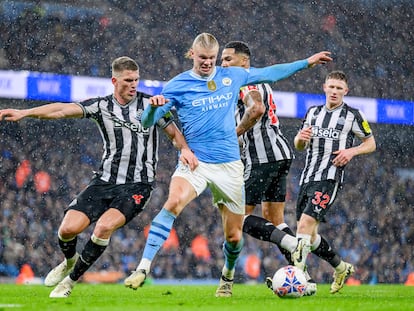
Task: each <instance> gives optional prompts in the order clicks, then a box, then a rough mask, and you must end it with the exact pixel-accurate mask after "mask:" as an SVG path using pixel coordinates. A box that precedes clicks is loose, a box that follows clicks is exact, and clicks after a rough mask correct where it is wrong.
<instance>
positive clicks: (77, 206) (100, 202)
mask: <svg viewBox="0 0 414 311" xmlns="http://www.w3.org/2000/svg"><path fill="white" fill-rule="evenodd" d="M152 190H153V187H152V185H150V184H145V183H131V184H121V185H116V184H110V183H107V182H105V181H103V180H101V179H99V177H95V178H93V179H92V180H91V182H90V183H89V185H88V186H87V187H86V188H85V189H84V190H83V191H82V192H81V193H79V194H78V196H77V197H76V198H75V199H74V200H73V201H72V203H70V204H69V207H68V210H69V209H73V210H77V211H81V212H83V213H85V214H86V215H87V216H88V217H89V219H90V221H91V223H93V222H96V221H97V220H98V219H99V217H101V216H102V214H103V213H105V212H106V211H107V210H108V209H109V208H115V209H117V210H119V211H120V212H121V213H122V214H123V215H124V216H125V218H126V223H128V222H129V221H131V220H132V219H133V218H134V217H135V216H136V215H138V214H139V213H140V212H141V211H142V210H143V209H144V207H145V204H146V202H147V201H148V199H149V198H150V196H151V192H152Z"/></svg>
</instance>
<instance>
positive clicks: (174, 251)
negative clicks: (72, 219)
mask: <svg viewBox="0 0 414 311" xmlns="http://www.w3.org/2000/svg"><path fill="white" fill-rule="evenodd" d="M273 2H274V1H250V2H249V1H245V2H242V3H239V4H238V5H232V1H229V2H222V1H217V0H207V1H204V2H203V4H202V5H199V4H197V2H188V1H183V0H178V1H173V2H171V3H169V2H168V3H165V2H163V3H162V4H161V1H149V0H145V1H118V0H111V1H99V2H98V3H99V6H94V3H95V2H94V1H55V2H54V3H53V5H52V4H50V3H49V2H48V1H30V2H25V1H2V2H0V15H1V16H2V18H1V19H0V27H1V29H6V30H7V31H1V32H0V43H1V44H0V69H11V70H31V71H42V72H54V73H64V74H73V75H87V76H104V77H107V76H109V75H110V67H109V65H110V62H111V61H112V59H113V58H115V57H117V56H120V55H128V56H130V57H133V58H135V59H136V60H137V61H138V62H139V63H140V66H141V78H142V79H153V80H168V79H169V78H171V77H172V76H173V75H175V74H177V73H179V72H181V71H183V70H186V69H188V68H189V67H190V66H191V63H190V62H189V61H185V60H184V57H183V55H184V53H185V51H186V50H187V49H188V47H189V46H190V44H191V42H192V40H193V38H194V37H195V35H197V34H198V33H199V32H202V31H208V32H211V33H213V34H214V35H216V36H217V38H218V39H219V41H220V42H221V43H222V44H223V43H225V42H226V41H229V40H244V41H246V42H248V43H249V44H250V46H251V48H252V50H253V53H254V55H253V64H254V65H255V66H258V67H259V66H264V65H268V64H271V63H275V62H287V61H292V60H295V59H299V58H304V57H306V56H308V55H311V54H313V53H314V52H316V51H319V50H330V51H332V52H333V54H334V58H335V61H334V63H333V64H331V65H329V66H332V67H329V66H328V67H321V68H316V69H314V70H312V71H307V72H303V73H301V74H299V75H297V76H295V77H292V78H289V79H288V80H286V81H283V82H280V83H278V84H277V85H276V87H275V90H279V91H291V92H293V91H296V92H307V93H319V92H320V86H321V83H322V80H323V77H324V75H325V73H326V72H327V71H328V70H330V69H333V68H335V69H343V70H344V71H346V72H347V73H348V74H349V76H350V77H351V81H350V85H351V94H350V95H352V96H367V97H379V98H394V99H405V100H413V99H414V96H413V94H414V76H413V75H414V68H413V66H414V62H413V61H412V52H410V49H411V47H412V46H413V45H414V42H413V41H414V40H413V32H412V29H413V13H414V7H413V6H410V5H405V1H388V2H386V1H378V2H376V4H369V3H371V2H370V1H361V2H357V1H355V2H352V5H350V3H351V1H342V2H340V3H337V2H336V1H332V2H330V1H313V2H312V5H308V4H307V1H292V2H283V1H280V2H279V3H273ZM361 3H364V5H362V4H361ZM387 3H390V4H389V5H387ZM11 6H12V7H11ZM11 8H13V9H11ZM172 25H174V27H172ZM410 29H411V30H410ZM38 104H39V103H33V102H22V101H17V100H5V99H2V100H0V107H10V106H19V107H23V106H30V105H38ZM299 122H300V121H299V120H293V119H282V126H283V128H284V132H285V133H286V134H287V136H288V137H290V140H291V141H292V139H293V135H294V133H295V131H296V130H297V128H298V126H299ZM373 128H374V134H375V135H376V137H377V140H378V142H379V144H378V150H377V151H376V152H375V153H374V154H373V155H368V156H364V157H361V158H357V159H354V160H353V161H352V162H351V163H350V164H349V168H348V172H347V173H346V175H345V187H344V189H343V192H342V194H341V195H340V197H339V198H338V200H337V202H336V203H335V207H334V209H335V216H334V217H331V218H330V219H329V221H330V225H329V226H328V225H327V226H326V227H329V229H327V228H325V226H324V225H321V229H322V234H325V235H327V236H328V237H329V240H331V241H337V242H334V246H336V245H337V246H338V247H340V248H339V251H340V253H341V254H342V256H343V257H344V258H345V260H347V261H349V262H352V263H354V264H355V265H356V267H357V272H356V273H355V279H356V280H358V281H360V282H363V283H372V284H375V283H377V282H379V283H404V281H405V280H406V278H407V275H408V273H409V272H413V271H414V259H413V258H414V250H413V245H414V226H413V223H414V214H413V212H412V211H413V203H414V176H413V173H412V169H413V168H414V160H413V158H412V156H411V153H412V150H413V137H412V135H413V134H412V132H413V131H412V128H410V127H402V126H391V125H384V124H381V125H379V124H374V125H373ZM0 141H1V144H0V276H12V277H13V276H16V275H17V274H18V273H19V269H20V268H21V266H22V265H23V264H25V263H29V264H30V265H31V267H32V268H33V270H34V272H35V274H36V275H37V276H40V277H44V276H45V275H46V274H47V272H48V271H49V270H50V269H51V268H52V267H54V266H55V265H56V264H58V263H59V262H60V261H61V260H62V254H61V253H60V251H59V249H58V245H57V236H56V232H57V227H58V225H59V223H60V221H61V219H62V217H63V211H64V209H65V207H66V206H67V205H68V203H69V202H70V201H71V200H72V199H73V198H74V196H75V195H76V194H77V193H78V192H79V191H80V190H81V189H82V188H83V187H84V186H85V185H86V184H87V182H88V181H89V179H90V177H91V176H92V171H93V170H94V169H97V167H98V165H99V161H100V159H99V157H100V154H101V148H102V145H101V140H100V136H99V133H98V131H97V130H96V129H95V125H94V124H92V123H91V122H88V121H84V120H70V121H38V120H25V121H22V122H20V123H17V124H14V123H13V124H12V123H2V124H1V131H0ZM164 146H165V150H162V152H161V154H160V162H159V167H158V184H157V185H158V187H157V189H156V191H155V193H154V195H153V196H152V199H151V202H150V204H149V205H148V206H147V208H146V209H145V211H144V212H143V213H141V214H140V215H139V216H138V217H137V218H136V219H135V220H133V221H132V222H131V223H130V224H129V225H127V226H126V227H125V228H122V229H121V230H119V231H118V232H117V233H116V234H114V236H113V238H112V240H111V243H110V246H109V247H108V249H107V251H106V252H105V254H104V255H103V256H102V257H101V259H100V260H99V261H98V262H97V264H96V265H95V266H94V267H93V270H95V271H99V270H103V269H104V270H116V271H120V270H121V271H123V272H124V273H126V274H128V273H129V271H130V270H133V269H135V267H136V264H137V260H138V258H140V255H141V252H142V250H143V246H144V244H145V228H146V226H147V225H148V224H149V222H150V220H151V219H152V217H153V216H154V215H155V214H156V213H157V212H158V210H159V209H160V208H161V205H162V203H163V202H164V200H165V197H166V194H167V191H168V183H169V178H170V175H171V173H172V172H173V169H174V166H175V161H173V160H172V159H171V154H174V151H173V150H172V147H171V144H170V143H169V142H168V141H166V140H165V141H164ZM302 165H303V154H297V158H296V159H295V160H294V162H293V166H292V169H291V173H290V175H289V182H288V185H289V189H288V198H287V207H286V213H287V214H286V221H287V222H288V223H289V224H290V225H291V226H292V227H293V228H294V227H295V218H294V210H295V198H296V195H297V191H298V178H299V174H300V170H301V168H302ZM410 173H411V175H410ZM220 221H221V219H220V217H219V213H218V212H217V211H216V210H215V208H214V207H212V204H211V199H210V196H209V194H208V193H206V194H203V195H202V196H201V197H200V198H198V199H197V200H196V201H193V202H192V203H191V204H190V205H189V206H188V207H187V208H186V209H185V210H184V212H183V213H182V215H181V216H180V217H179V218H178V219H177V221H176V223H175V231H174V233H175V234H176V235H175V236H173V237H172V239H171V240H169V243H168V244H167V245H166V247H164V248H163V250H162V252H161V253H160V256H158V257H157V258H156V261H155V263H154V265H153V268H154V270H153V272H152V277H154V278H170V279H191V278H192V279H211V278H213V279H218V277H219V275H220V271H219V269H220V267H222V260H223V259H222V251H221V246H222V242H223V233H222V229H221V225H219V224H220ZM88 237H89V234H88V232H86V233H85V234H83V235H81V236H80V243H85V242H86V239H87V238H88ZM193 241H199V242H198V243H192V242H193ZM200 241H201V242H200ZM200 245H201V246H200ZM196 246H198V247H196ZM256 264H258V267H259V268H260V269H257V268H255V267H257V265H256ZM284 264H285V261H284V259H283V257H282V256H281V254H280V252H279V251H278V249H277V248H276V247H274V246H272V245H269V244H267V243H264V242H261V241H257V240H254V239H252V238H249V237H247V236H246V245H245V248H244V250H243V256H242V258H241V260H240V262H239V266H240V267H239V270H238V271H239V273H238V277H239V281H240V282H241V281H249V280H256V281H263V279H264V277H265V276H269V275H271V274H273V273H274V271H276V269H277V268H278V267H280V266H281V265H284ZM309 265H310V272H311V275H312V276H313V277H314V278H315V279H316V280H317V281H318V282H330V281H331V274H332V271H331V268H330V267H328V266H327V264H326V263H325V262H322V261H320V260H318V259H316V258H315V257H314V256H312V257H311V258H310V260H309ZM318 266H319V267H318Z"/></svg>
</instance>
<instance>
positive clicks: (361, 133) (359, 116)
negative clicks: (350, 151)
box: [352, 110, 372, 139]
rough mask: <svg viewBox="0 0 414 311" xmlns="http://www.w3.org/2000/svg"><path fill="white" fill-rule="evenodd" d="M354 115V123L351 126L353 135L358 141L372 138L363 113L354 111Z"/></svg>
mask: <svg viewBox="0 0 414 311" xmlns="http://www.w3.org/2000/svg"><path fill="white" fill-rule="evenodd" d="M354 114H355V121H354V123H353V125H352V131H353V132H354V133H355V135H356V136H357V137H358V138H360V139H362V138H368V137H370V136H372V131H371V127H370V126H369V123H368V121H367V119H366V117H365V115H364V113H363V112H362V111H360V110H355V111H354Z"/></svg>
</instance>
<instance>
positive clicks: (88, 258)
mask: <svg viewBox="0 0 414 311" xmlns="http://www.w3.org/2000/svg"><path fill="white" fill-rule="evenodd" d="M106 247H107V245H98V244H96V243H94V242H92V240H89V241H88V242H87V243H86V245H85V248H84V249H83V251H82V254H81V256H80V257H79V259H78V261H77V262H76V264H75V268H74V269H73V271H72V273H71V274H70V278H71V279H72V280H74V281H77V280H78V279H79V278H80V277H81V276H82V275H83V274H84V273H85V272H86V271H87V270H88V269H89V267H90V266H92V264H93V263H94V262H95V261H96V260H97V259H98V258H99V256H101V255H102V253H103V252H104V251H105V249H106Z"/></svg>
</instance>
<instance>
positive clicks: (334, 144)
mask: <svg viewBox="0 0 414 311" xmlns="http://www.w3.org/2000/svg"><path fill="white" fill-rule="evenodd" d="M309 125H311V126H312V132H313V134H312V139H311V141H310V144H309V146H308V148H307V154H306V162H305V167H304V169H303V171H302V175H301V178H300V184H301V185H302V184H304V183H308V182H310V181H321V180H328V179H332V180H336V181H338V182H340V183H342V181H343V175H344V167H336V166H334V165H333V163H332V160H333V159H334V158H335V156H336V155H334V154H333V152H334V151H337V150H340V149H347V148H350V147H352V146H353V144H354V139H355V136H356V137H358V138H360V139H364V138H368V137H370V136H371V135H372V133H371V129H370V126H369V124H368V121H367V120H366V118H365V116H364V115H363V113H362V112H361V111H360V110H358V109H355V108H352V107H350V106H348V105H347V104H345V103H343V104H342V105H341V106H339V107H337V108H335V109H333V110H329V109H328V108H327V107H326V105H323V106H313V107H310V108H309V109H308V111H307V113H306V116H305V119H304V120H303V123H302V128H306V127H309Z"/></svg>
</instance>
